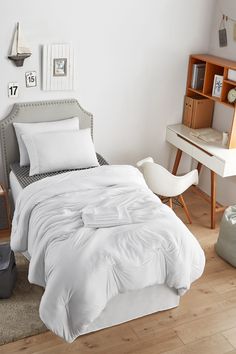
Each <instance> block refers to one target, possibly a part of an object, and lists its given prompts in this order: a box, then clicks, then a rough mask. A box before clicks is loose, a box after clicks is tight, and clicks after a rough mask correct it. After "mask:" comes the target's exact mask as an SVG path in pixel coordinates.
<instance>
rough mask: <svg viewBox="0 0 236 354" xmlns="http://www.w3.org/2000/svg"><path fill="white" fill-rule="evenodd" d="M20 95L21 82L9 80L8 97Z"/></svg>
mask: <svg viewBox="0 0 236 354" xmlns="http://www.w3.org/2000/svg"><path fill="white" fill-rule="evenodd" d="M18 95H19V84H18V82H9V84H8V97H9V98H16V97H18Z"/></svg>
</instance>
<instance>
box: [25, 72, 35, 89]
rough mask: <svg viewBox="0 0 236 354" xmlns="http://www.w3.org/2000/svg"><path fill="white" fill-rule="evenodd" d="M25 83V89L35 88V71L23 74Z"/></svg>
mask: <svg viewBox="0 0 236 354" xmlns="http://www.w3.org/2000/svg"><path fill="white" fill-rule="evenodd" d="M25 83H26V87H35V86H37V77H36V71H28V72H27V73H25Z"/></svg>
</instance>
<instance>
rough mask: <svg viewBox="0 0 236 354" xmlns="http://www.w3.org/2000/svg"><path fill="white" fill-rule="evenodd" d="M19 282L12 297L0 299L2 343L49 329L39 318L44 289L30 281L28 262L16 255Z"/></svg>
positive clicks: (0, 341) (0, 343)
mask: <svg viewBox="0 0 236 354" xmlns="http://www.w3.org/2000/svg"><path fill="white" fill-rule="evenodd" d="M16 263H17V271H18V272H17V284H16V287H15V289H14V292H13V295H12V297H11V298H10V299H0V345H2V344H6V343H9V342H14V341H16V340H18V339H21V338H25V337H29V336H32V335H35V334H39V333H42V332H45V331H47V328H46V327H45V326H44V324H43V323H42V321H41V320H40V318H39V303H40V299H41V296H42V294H43V289H42V288H40V287H39V286H36V285H32V284H30V283H29V282H28V278H27V273H28V262H27V260H26V259H25V258H24V257H23V256H22V255H20V254H17V255H16Z"/></svg>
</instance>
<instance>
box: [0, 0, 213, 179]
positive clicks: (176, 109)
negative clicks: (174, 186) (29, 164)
mask: <svg viewBox="0 0 236 354" xmlns="http://www.w3.org/2000/svg"><path fill="white" fill-rule="evenodd" d="M214 4H215V1H214V0H207V1H206V0H178V1H176V0H158V1H157V0H123V1H122V0H120V1H118V0H100V1H96V0H86V1H85V0H84V1H82V0H67V1H59V0H49V1H48V0H40V1H29V0H21V1H19V0H11V1H1V4H0V27H1V30H0V43H1V53H0V68H1V77H0V82H1V85H0V102H1V105H0V117H1V118H3V117H4V116H5V114H6V113H7V112H9V110H10V108H11V106H12V104H13V103H14V102H16V101H22V102H25V101H33V100H46V99H53V98H66V97H76V98H78V100H79V101H80V103H81V105H82V106H83V107H84V108H85V109H87V110H89V111H91V112H92V113H93V114H94V118H95V145H96V148H97V151H99V152H101V153H103V155H104V156H105V157H106V158H107V159H108V160H109V161H111V162H112V163H134V162H136V161H137V160H138V159H140V158H142V157H145V156H147V155H151V156H153V157H154V158H156V159H157V160H158V161H159V162H161V163H163V164H164V165H167V164H168V161H169V153H170V146H169V145H168V144H167V143H165V128H166V125H167V124H171V123H176V122H178V121H181V115H182V102H183V95H184V92H185V80H186V71H187V61H188V55H189V54H190V53H194V52H207V51H208V46H209V35H210V30H211V19H212V11H213V6H214ZM17 21H19V22H20V23H21V25H22V28H23V30H24V34H25V37H26V38H27V41H28V42H29V44H30V46H31V48H32V50H33V55H32V57H31V58H30V59H27V60H26V61H25V65H24V67H23V68H16V67H15V66H13V64H12V63H11V62H10V61H9V60H8V59H7V55H8V51H9V46H10V41H11V38H12V33H13V28H14V25H15V23H16V22H17ZM58 42H70V43H71V44H72V45H73V46H74V48H75V54H76V80H77V84H76V90H75V91H74V92H44V91H41V90H40V86H38V87H37V88H25V83H24V73H25V71H28V70H36V71H37V72H38V74H40V55H41V54H40V46H41V45H42V44H45V43H58ZM11 81H18V82H19V84H20V86H21V87H20V96H19V98H18V99H17V100H12V99H9V98H8V97H7V84H8V82H11ZM0 179H1V176H0Z"/></svg>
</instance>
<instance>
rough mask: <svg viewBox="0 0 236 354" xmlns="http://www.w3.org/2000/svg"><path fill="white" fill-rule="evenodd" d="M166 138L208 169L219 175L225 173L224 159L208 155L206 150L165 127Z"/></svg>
mask: <svg viewBox="0 0 236 354" xmlns="http://www.w3.org/2000/svg"><path fill="white" fill-rule="evenodd" d="M166 140H167V141H168V142H169V143H171V144H172V145H174V146H176V147H177V148H178V149H180V150H182V151H183V152H185V153H186V154H188V155H189V156H191V157H192V158H194V159H196V160H197V161H198V162H200V163H202V164H203V165H204V166H206V167H208V168H209V169H210V170H212V171H214V172H216V173H217V174H219V175H220V176H224V174H225V161H222V160H220V159H218V158H217V157H215V156H212V155H210V154H209V153H208V152H206V151H204V150H202V149H201V148H199V147H197V146H195V145H194V144H193V143H191V142H189V141H187V140H186V139H185V138H183V137H181V136H179V135H178V134H177V133H176V132H174V131H172V130H170V129H167V131H166Z"/></svg>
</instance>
